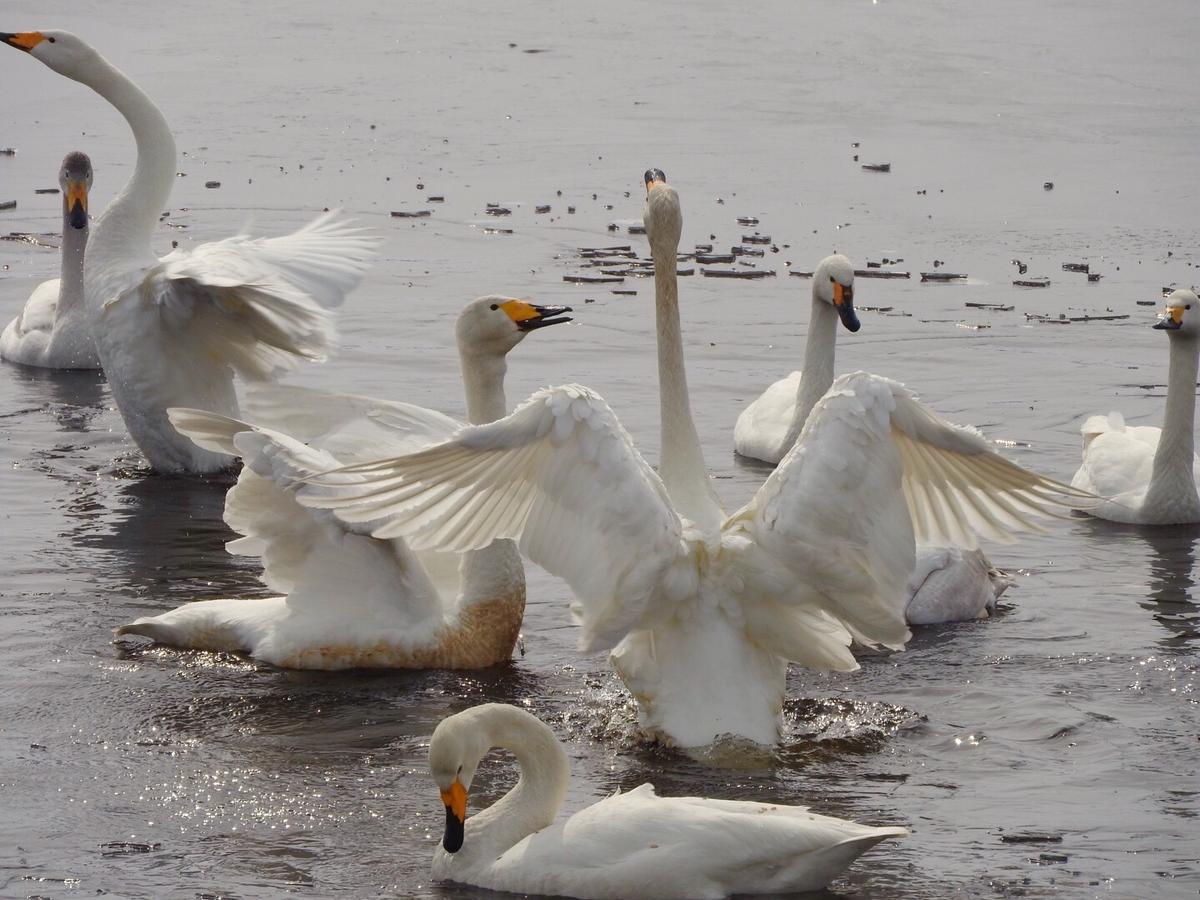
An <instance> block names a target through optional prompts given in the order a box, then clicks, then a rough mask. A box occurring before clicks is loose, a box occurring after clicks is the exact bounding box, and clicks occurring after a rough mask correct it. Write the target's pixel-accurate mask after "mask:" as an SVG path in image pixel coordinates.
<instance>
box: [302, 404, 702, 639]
mask: <svg viewBox="0 0 1200 900" xmlns="http://www.w3.org/2000/svg"><path fill="white" fill-rule="evenodd" d="M347 479H349V480H350V483H348V484H339V483H338V482H341V481H344V480H347ZM317 483H318V484H320V485H321V486H322V487H324V488H326V490H327V492H328V493H329V494H332V496H330V495H315V494H312V495H310V494H308V493H305V494H302V495H301V502H303V503H306V504H312V505H319V506H327V507H330V508H334V509H337V511H338V515H339V516H340V517H342V518H343V519H346V520H347V521H350V522H366V521H373V520H378V519H384V520H385V522H384V524H383V525H381V526H378V527H376V528H375V529H374V531H373V533H374V534H375V536H376V537H390V536H394V535H399V534H403V535H404V536H405V537H406V538H407V539H408V540H409V542H410V543H411V545H412V546H413V547H416V548H418V549H421V548H437V549H440V550H457V551H463V550H471V549H476V548H479V547H485V546H487V545H488V544H489V543H491V542H492V541H493V540H495V539H496V538H512V539H515V540H517V541H519V543H520V546H521V549H522V551H523V552H524V553H525V554H526V555H527V556H529V558H530V559H532V560H533V561H534V562H536V563H538V564H539V565H541V566H542V567H543V568H545V569H547V570H548V571H550V572H552V573H553V574H555V575H558V576H560V577H562V578H563V579H565V580H566V582H567V583H568V584H569V585H570V586H571V589H572V591H573V592H574V594H575V597H576V602H575V603H574V604H573V606H572V609H573V612H574V613H575V614H576V616H577V617H578V618H579V620H580V622H581V624H582V625H583V636H582V639H581V643H582V645H583V647H584V648H585V649H588V650H598V649H607V648H611V647H612V646H613V645H615V644H616V643H617V641H619V640H620V638H621V637H623V636H624V635H625V633H626V632H627V631H629V630H630V628H632V627H633V626H634V625H635V624H636V623H637V622H638V621H639V620H640V619H641V618H642V616H643V614H644V613H645V612H646V611H647V609H648V608H649V607H650V606H651V601H652V599H653V597H654V595H655V592H656V591H658V590H659V588H660V581H661V579H662V574H663V572H664V571H665V569H666V568H667V567H668V566H669V565H670V563H671V562H672V561H674V560H675V559H676V558H677V557H678V555H679V554H680V552H681V548H682V543H681V536H682V531H683V527H682V523H681V521H680V519H679V516H678V515H677V514H676V513H675V510H674V509H673V508H672V506H671V504H670V501H669V500H668V499H667V495H666V491H665V489H664V488H663V484H662V481H661V480H659V477H658V475H657V474H655V472H654V471H653V470H652V469H651V468H650V466H649V465H647V463H646V461H645V460H644V459H643V458H642V457H641V455H640V454H639V453H638V452H637V450H636V448H635V447H634V445H633V441H632V439H631V438H630V436H629V434H628V433H627V432H626V431H625V429H624V428H623V427H622V426H621V423H620V422H619V421H618V420H617V417H616V416H615V415H614V414H613V412H612V410H611V409H610V408H609V406H608V404H607V403H605V402H604V399H603V398H602V397H600V396H599V395H598V394H596V393H594V392H593V391H591V390H590V389H588V388H586V387H583V386H581V385H564V386H561V387H554V388H545V389H543V390H540V391H538V392H536V393H535V394H533V395H532V396H531V397H530V398H529V399H528V400H526V401H525V402H524V403H523V404H521V405H520V406H519V407H517V409H516V410H514V411H513V413H512V414H511V415H509V416H507V417H506V418H504V419H500V420H499V421H497V422H493V423H490V424H488V425H477V426H469V427H465V428H463V429H461V430H460V431H458V432H457V433H456V434H455V435H454V437H452V438H451V439H450V440H448V441H445V442H443V443H440V444H437V445H435V446H433V447H430V448H428V449H426V450H422V451H420V452H418V453H414V454H411V455H408V456H404V457H395V458H391V459H385V460H381V461H379V462H375V463H364V464H360V465H354V466H348V467H346V468H344V469H341V470H339V471H337V472H333V473H327V474H326V475H324V476H321V477H319V478H318V479H317Z"/></svg>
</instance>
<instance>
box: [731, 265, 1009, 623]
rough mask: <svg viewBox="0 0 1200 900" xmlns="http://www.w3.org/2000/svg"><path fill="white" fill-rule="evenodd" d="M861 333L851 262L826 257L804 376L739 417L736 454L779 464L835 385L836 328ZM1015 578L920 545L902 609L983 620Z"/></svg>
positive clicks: (819, 272) (919, 615) (970, 558)
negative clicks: (839, 324) (843, 327)
mask: <svg viewBox="0 0 1200 900" xmlns="http://www.w3.org/2000/svg"><path fill="white" fill-rule="evenodd" d="M839 318H840V319H841V321H842V324H843V325H844V326H845V327H846V329H847V330H849V331H852V332H854V331H858V329H859V321H858V316H857V314H856V313H855V311H854V265H853V263H851V262H850V260H849V259H847V258H846V257H845V256H842V255H841V254H836V253H835V254H834V255H832V256H827V257H825V259H823V260H821V262H820V264H818V265H817V268H816V269H815V270H814V271H813V281H812V314H811V316H810V317H809V325H808V339H807V341H806V343H805V350H804V371H803V372H801V371H799V370H797V371H795V372H792V373H791V374H790V375H788V376H787V377H786V378H781V379H779V380H778V381H776V382H775V383H774V384H772V385H771V386H770V387H768V388H767V389H766V390H765V391H763V393H762V394H761V395H760V396H759V397H758V398H757V399H755V400H754V402H753V403H751V404H750V405H749V406H747V407H746V408H745V409H744V410H742V413H741V415H739V416H738V420H737V424H736V425H735V426H734V430H733V447H734V450H735V451H736V452H737V453H738V454H739V455H740V456H747V457H750V458H753V459H759V460H762V461H764V462H770V463H778V462H779V460H781V459H782V458H783V457H784V455H785V454H786V453H787V451H788V450H790V449H791V448H792V445H793V444H794V443H795V442H796V438H797V437H799V435H800V431H801V430H802V429H803V428H804V423H805V422H806V421H808V416H809V414H810V413H811V412H812V409H813V407H814V406H816V404H817V401H819V400H820V399H821V398H822V397H823V396H825V392H826V391H828V390H829V388H830V386H832V384H833V370H834V364H833V359H834V346H835V344H836V342H837V323H838V319H839ZM1011 585H1012V579H1011V578H1010V577H1009V576H1008V575H1006V574H1005V573H1003V572H1001V571H1000V570H998V569H996V568H995V567H994V566H993V565H992V564H991V563H990V562H989V561H988V559H987V557H985V556H984V555H983V552H982V551H981V550H978V549H967V548H963V547H926V546H918V547H917V563H916V568H914V569H913V571H912V573H911V574H910V575H909V578H908V584H907V588H906V594H907V597H906V602H905V604H904V614H905V618H906V619H907V620H908V622H909V624H910V625H937V624H942V623H946V622H962V621H967V620H969V619H979V618H986V617H987V615H988V614H989V613H990V612H992V610H994V609H995V608H996V601H997V600H998V599H999V598H1000V595H1001V594H1003V593H1004V591H1005V590H1006V589H1007V588H1008V587H1010V586H1011Z"/></svg>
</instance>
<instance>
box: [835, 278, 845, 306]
mask: <svg viewBox="0 0 1200 900" xmlns="http://www.w3.org/2000/svg"><path fill="white" fill-rule="evenodd" d="M845 296H846V286H845V285H843V284H842V283H841V282H840V281H835V282H834V283H833V305H834V306H841V305H842V303H843V302H845V300H844V298H845Z"/></svg>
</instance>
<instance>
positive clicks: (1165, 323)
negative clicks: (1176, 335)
mask: <svg viewBox="0 0 1200 900" xmlns="http://www.w3.org/2000/svg"><path fill="white" fill-rule="evenodd" d="M1150 327H1151V328H1156V329H1158V330H1159V331H1177V330H1178V329H1179V325H1178V323H1176V322H1175V320H1174V319H1159V320H1158V321H1157V322H1155V323H1154V324H1153V325H1151V326H1150Z"/></svg>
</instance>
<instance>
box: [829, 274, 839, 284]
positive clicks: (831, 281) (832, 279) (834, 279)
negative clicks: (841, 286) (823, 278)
mask: <svg viewBox="0 0 1200 900" xmlns="http://www.w3.org/2000/svg"><path fill="white" fill-rule="evenodd" d="M835 281H837V279H836V278H834V277H833V276H832V275H830V276H829V283H830V284H833V283H834V282H835Z"/></svg>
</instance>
